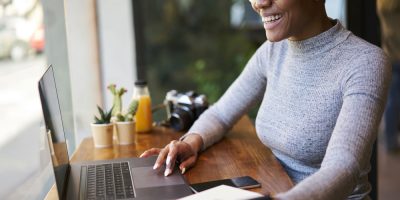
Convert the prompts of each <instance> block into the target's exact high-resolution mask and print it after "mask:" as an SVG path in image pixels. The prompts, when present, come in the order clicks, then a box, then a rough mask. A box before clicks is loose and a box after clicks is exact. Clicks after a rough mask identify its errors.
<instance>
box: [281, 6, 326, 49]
mask: <svg viewBox="0 0 400 200" xmlns="http://www.w3.org/2000/svg"><path fill="white" fill-rule="evenodd" d="M319 10H321V12H319V14H317V15H316V16H313V19H315V20H313V21H312V22H311V23H309V24H308V26H307V27H306V28H304V29H303V31H301V32H300V33H298V34H296V35H295V36H292V37H289V38H288V39H289V40H292V41H300V40H305V39H308V38H311V37H314V36H316V35H319V34H320V33H323V32H325V31H327V30H328V29H330V28H331V27H332V26H334V23H333V21H332V20H331V19H329V17H328V16H327V14H326V11H325V8H322V9H319Z"/></svg>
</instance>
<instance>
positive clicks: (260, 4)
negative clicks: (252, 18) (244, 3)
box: [249, 0, 272, 12]
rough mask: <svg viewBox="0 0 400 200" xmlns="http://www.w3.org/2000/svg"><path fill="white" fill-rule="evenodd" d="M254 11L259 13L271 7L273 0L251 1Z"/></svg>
mask: <svg viewBox="0 0 400 200" xmlns="http://www.w3.org/2000/svg"><path fill="white" fill-rule="evenodd" d="M249 1H250V3H251V5H252V7H253V9H254V10H255V11H257V12H259V11H260V10H261V9H263V8H265V7H268V6H271V4H272V0H249Z"/></svg>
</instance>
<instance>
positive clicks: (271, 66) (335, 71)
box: [188, 22, 391, 200]
mask: <svg viewBox="0 0 400 200" xmlns="http://www.w3.org/2000/svg"><path fill="white" fill-rule="evenodd" d="M390 77H391V68H390V65H389V64H388V61H387V58H386V56H385V55H384V53H383V51H382V50H381V49H379V48H378V47H375V46H374V45H372V44H369V43H368V42H366V41H364V40H362V39H360V38H358V37H356V36H355V35H353V34H352V33H351V32H350V31H348V30H346V29H345V28H344V27H343V26H342V25H341V24H340V23H339V22H337V23H336V25H334V26H333V27H332V28H330V29H329V30H327V31H325V32H323V33H321V34H319V35H317V36H314V37H312V38H309V39H306V40H303V41H290V40H283V41H280V42H269V41H266V42H265V43H264V44H263V45H262V46H261V47H260V48H259V49H258V50H257V51H256V53H255V54H254V55H253V56H252V58H251V59H250V60H249V61H248V63H247V65H246V66H245V68H244V70H243V71H242V72H241V74H240V76H239V77H238V78H237V79H236V80H235V81H234V83H233V84H232V85H231V86H230V87H229V89H228V90H227V91H226V92H225V94H224V95H223V96H222V97H221V98H220V99H219V100H218V101H217V102H216V103H215V104H214V105H213V106H212V107H210V108H209V109H208V110H207V111H206V112H205V113H203V114H202V115H201V117H200V118H199V119H198V120H197V121H196V122H195V123H194V125H193V126H192V127H191V129H190V130H189V131H188V134H199V135H200V136H201V137H202V139H203V142H204V143H203V144H204V145H203V150H204V149H205V148H207V147H209V146H211V145H212V144H213V143H215V142H217V141H218V140H220V139H221V138H223V136H224V134H225V133H226V132H227V131H228V130H229V129H230V128H231V127H232V126H233V125H234V124H235V122H236V121H237V120H238V119H239V118H240V117H241V116H242V115H243V114H245V113H246V112H247V111H248V109H249V108H250V107H251V106H252V105H254V104H255V103H256V102H260V101H262V103H261V106H260V108H259V111H258V114H257V118H256V131H257V135H258V137H259V139H260V140H261V141H262V143H263V144H265V145H266V146H267V147H269V148H270V149H271V150H272V152H273V154H274V155H275V156H276V158H277V159H278V160H279V162H280V163H281V164H282V166H283V167H284V169H285V170H286V172H287V173H288V175H289V176H290V177H291V179H292V180H293V182H294V183H295V186H294V187H293V188H292V189H291V190H289V191H287V192H285V193H280V194H278V195H277V197H278V198H280V199H290V200H295V199H321V200H329V199H335V200H337V199H369V197H368V192H369V191H370V184H369V182H368V179H367V175H368V172H369V170H370V156H371V150H372V145H373V143H374V141H375V140H376V137H377V129H378V126H379V122H380V119H381V117H382V113H383V110H384V106H385V103H386V95H387V90H388V85H389V83H390ZM232 148H235V147H232Z"/></svg>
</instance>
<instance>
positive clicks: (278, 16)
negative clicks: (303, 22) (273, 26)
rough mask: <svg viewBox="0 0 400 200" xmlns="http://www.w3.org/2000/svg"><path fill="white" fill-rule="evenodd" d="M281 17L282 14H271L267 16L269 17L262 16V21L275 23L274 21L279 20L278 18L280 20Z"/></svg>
mask: <svg viewBox="0 0 400 200" xmlns="http://www.w3.org/2000/svg"><path fill="white" fill-rule="evenodd" d="M281 18H282V15H281V14H275V15H270V16H267V17H262V21H263V22H264V23H273V22H275V21H277V20H279V19H281Z"/></svg>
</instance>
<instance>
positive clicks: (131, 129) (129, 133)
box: [115, 121, 136, 145]
mask: <svg viewBox="0 0 400 200" xmlns="http://www.w3.org/2000/svg"><path fill="white" fill-rule="evenodd" d="M115 124H116V127H117V136H118V143H119V144H120V145H127V144H133V143H135V132H136V131H135V122H133V121H130V122H116V123H115Z"/></svg>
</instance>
